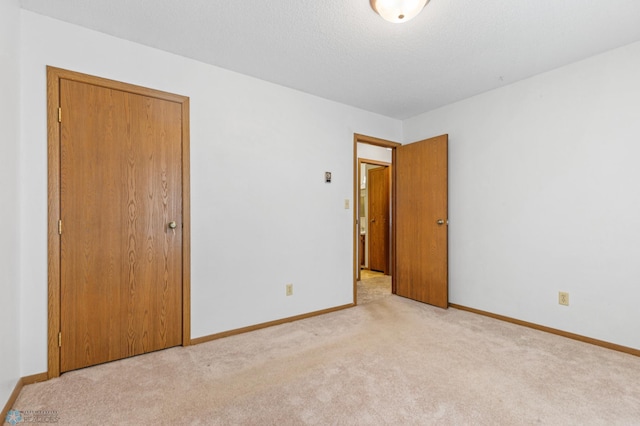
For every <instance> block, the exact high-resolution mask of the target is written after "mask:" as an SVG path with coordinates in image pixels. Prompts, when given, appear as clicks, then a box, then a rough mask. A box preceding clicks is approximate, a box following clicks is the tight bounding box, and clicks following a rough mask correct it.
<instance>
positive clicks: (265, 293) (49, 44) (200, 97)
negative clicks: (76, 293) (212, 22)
mask: <svg viewBox="0 0 640 426" xmlns="http://www.w3.org/2000/svg"><path fill="white" fill-rule="evenodd" d="M21 13H22V20H21V25H22V40H21V41H22V84H21V87H22V102H23V103H22V111H23V115H22V118H23V119H22V132H23V133H22V146H23V154H22V159H23V161H22V163H21V167H22V174H21V184H22V185H21V191H22V193H23V194H24V196H23V199H22V204H21V206H22V215H23V218H24V221H23V226H22V232H23V241H22V242H23V247H22V263H21V271H22V274H23V284H22V296H23V303H22V321H23V327H22V330H21V333H22V336H23V339H22V343H23V345H22V354H23V357H22V359H23V365H22V370H23V373H24V374H32V373H39V372H42V371H45V370H46V328H47V320H46V312H47V306H46V301H47V264H46V260H47V246H46V212H47V209H46V200H47V192H46V188H47V187H46V116H45V110H46V96H45V95H46V91H45V86H46V81H45V76H46V73H45V66H46V65H53V66H57V67H61V68H66V69H71V70H74V71H79V72H84V73H87V74H92V75H97V76H101V77H106V78H111V79H115V80H120V81H124V82H128V83H133V84H139V85H143V86H147V87H151V88H155V89H160V90H165V91H169V92H174V93H178V94H181V95H186V96H189V97H190V98H191V190H192V191H191V209H192V217H191V219H192V251H191V252H192V265H191V270H192V283H191V291H192V302H191V303H192V323H191V324H192V337H194V338H195V337H200V336H205V335H210V334H213V333H218V332H222V331H226V330H231V329H236V328H239V327H244V326H248V325H253V324H258V323H262V322H266V321H271V320H276V319H281V318H285V317H290V316H293V315H297V314H301V313H306V312H311V311H316V310H321V309H326V308H331V307H334V306H339V305H344V304H348V303H351V302H352V301H353V284H352V281H351V280H352V267H353V265H352V262H353V241H352V238H353V237H352V231H353V228H352V227H353V212H352V211H351V210H345V209H344V200H345V199H349V200H351V198H352V196H353V134H354V133H363V134H371V135H376V136H378V137H381V138H388V139H396V140H398V139H400V138H401V135H402V133H401V122H400V121H398V120H393V119H389V118H386V117H382V116H379V115H375V114H372V113H368V112H365V111H362V110H358V109H355V108H351V107H347V106H344V105H341V104H337V103H334V102H330V101H327V100H324V99H320V98H317V97H313V96H309V95H306V94H303V93H301V92H297V91H294V90H290V89H286V88H283V87H281V86H277V85H273V84H270V83H266V82H264V81H260V80H257V79H253V78H249V77H246V76H243V75H240V74H236V73H233V72H230V71H226V70H223V69H220V68H216V67H213V66H209V65H205V64H202V63H199V62H196V61H193V60H190V59H186V58H182V57H179V56H176V55H172V54H169V53H166V52H162V51H158V50H155V49H151V48H148V47H145V46H141V45H138V44H135V43H131V42H127V41H124V40H120V39H117V38H113V37H110V36H106V35H104V34H101V33H97V32H93V31H89V30H86V29H83V28H80V27H77V26H74V25H70V24H67V23H63V22H61V21H56V20H53V19H50V18H46V17H43V16H40V15H37V14H34V13H31V12H27V11H22V12H21ZM51 34H55V37H52V36H50V35H51ZM325 171H330V172H332V173H333V183H331V184H325V183H324V172H325ZM351 205H353V200H351ZM286 283H293V284H294V295H293V296H290V297H285V284H286Z"/></svg>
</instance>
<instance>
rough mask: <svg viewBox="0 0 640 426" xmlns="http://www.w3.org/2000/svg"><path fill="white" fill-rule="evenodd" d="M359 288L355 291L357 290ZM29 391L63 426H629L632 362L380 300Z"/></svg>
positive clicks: (634, 389) (639, 408)
mask: <svg viewBox="0 0 640 426" xmlns="http://www.w3.org/2000/svg"><path fill="white" fill-rule="evenodd" d="M362 288H363V287H362V286H361V291H366V290H363V289H362ZM359 299H361V303H360V304H359V305H358V306H357V307H355V308H352V309H347V310H343V311H339V312H335V313H331V314H327V315H323V316H319V317H314V318H310V319H306V320H302V321H297V322H294V323H288V324H284V325H280V326H276V327H271V328H267V329H263V330H259V331H255V332H251V333H246V334H242V335H238V336H233V337H228V338H225V339H220V340H217V341H213V342H209V343H204V344H201V345H197V346H192V347H187V348H182V347H178V348H173V349H169V350H165V351H160V352H155V353H151V354H147V355H142V356H138V357H134V358H130V359H126V360H122V361H117V362H112V363H108V364H104V365H99V366H96V367H91V368H87V369H84V370H79V371H74V372H70V373H67V374H64V375H62V376H61V377H60V378H58V379H54V380H50V381H48V382H43V383H38V384H34V385H29V386H26V387H25V388H24V389H23V391H22V393H21V395H20V397H19V398H18V401H17V402H16V404H15V407H14V408H16V409H18V410H55V411H56V412H57V414H58V416H59V424H69V425H103V424H114V425H115V424H118V425H189V424H192V425H305V424H308V425H400V424H411V425H431V424H438V425H472V424H473V425H532V424H545V425H639V424H640V358H637V357H633V356H631V355H626V354H623V353H619V352H614V351H610V350H607V349H603V348H599V347H596V346H592V345H588V344H584V343H580V342H576V341H573V340H568V339H564V338H562V337H558V336H554V335H551V334H547V333H543V332H539V331H535V330H531V329H527V328H523V327H519V326H516V325H512V324H508V323H504V322H500V321H497V320H493V319H490V318H486V317H482V316H478V315H475V314H471V313H468V312H464V311H459V310H456V309H449V310H442V309H439V308H434V307H431V306H428V305H423V304H420V303H417V302H414V301H411V300H408V299H403V298H401V297H397V296H393V295H390V294H382V293H380V294H378V297H372V296H371V297H370V295H369V296H368V295H362V294H361V297H359Z"/></svg>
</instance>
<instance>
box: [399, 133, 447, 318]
mask: <svg viewBox="0 0 640 426" xmlns="http://www.w3.org/2000/svg"><path fill="white" fill-rule="evenodd" d="M447 142H448V137H447V135H443V136H438V137H435V138H431V139H427V140H424V141H420V142H415V143H411V144H408V145H403V146H401V147H398V148H396V150H395V151H396V152H395V159H394V160H395V163H394V165H395V178H394V207H395V211H394V249H395V268H394V285H395V289H396V294H398V295H400V296H404V297H408V298H410V299H415V300H418V301H421V302H425V303H429V304H432V305H435V306H439V307H442V308H446V307H447V306H448V253H447V250H448V248H447V224H446V221H447ZM438 220H443V221H444V222H445V224H443V225H438V224H437V221H438Z"/></svg>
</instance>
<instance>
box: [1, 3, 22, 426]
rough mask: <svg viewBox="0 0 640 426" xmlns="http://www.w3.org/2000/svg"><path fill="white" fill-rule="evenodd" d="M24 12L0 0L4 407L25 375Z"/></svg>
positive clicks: (2, 376) (2, 385)
mask: <svg viewBox="0 0 640 426" xmlns="http://www.w3.org/2000/svg"><path fill="white" fill-rule="evenodd" d="M19 13H20V8H19V1H18V0H5V1H1V2H0V64H2V66H0V129H2V133H1V134H2V136H1V137H2V140H1V141H0V200H2V202H0V223H1V224H2V236H0V271H1V272H0V289H1V291H0V297H1V299H0V302H1V304H2V305H1V306H0V342H2V343H0V407H3V406H4V404H5V402H6V401H7V399H8V398H9V396H10V395H11V392H12V391H13V389H14V387H15V385H16V383H17V382H18V379H19V378H20V352H19V351H20V339H19V303H20V299H19V291H20V286H19V283H20V276H19V269H18V247H19V245H20V240H19V229H20V228H19V224H20V216H19V214H18V213H19V210H18V198H19V197H18V155H19V154H18V152H19V140H20V138H19V129H20V127H19V123H20V115H19V105H20V90H19V88H20V67H19V65H20V55H19V46H20V44H19V36H20V31H19V22H20V15H19ZM2 420H3V421H4V419H2Z"/></svg>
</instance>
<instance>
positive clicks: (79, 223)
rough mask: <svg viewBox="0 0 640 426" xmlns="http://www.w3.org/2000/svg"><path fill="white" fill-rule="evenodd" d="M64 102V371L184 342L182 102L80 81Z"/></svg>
mask: <svg viewBox="0 0 640 426" xmlns="http://www.w3.org/2000/svg"><path fill="white" fill-rule="evenodd" d="M60 102H61V111H62V117H63V120H62V123H61V136H60V144H61V145H60V150H61V151H60V152H61V159H60V182H61V183H60V218H61V225H62V233H61V236H60V237H61V240H60V244H61V246H60V247H61V248H60V250H61V254H60V292H61V294H60V309H61V310H60V323H61V333H62V334H61V337H62V339H61V340H62V346H61V349H60V368H61V371H63V372H64V371H69V370H73V369H77V368H82V367H86V366H89V365H94V364H98V363H102V362H106V361H112V360H115V359H120V358H124V357H129V356H133V355H138V354H141V353H145V352H150V351H154V350H158V349H163V348H167V347H171V346H176V345H180V344H181V343H182V232H181V230H182V189H181V179H182V178H181V173H182V169H181V167H182V160H181V152H182V151H181V143H182V130H181V129H182V122H181V121H182V115H181V106H180V104H179V103H176V102H172V101H167V100H162V99H156V98H153V97H149V96H143V95H139V94H134V93H129V92H126V91H121V90H115V89H110V88H105V87H101V86H96V85H92V84H88V83H83V82H77V81H72V80H61V82H60ZM172 222H175V224H176V226H175V227H173V224H172Z"/></svg>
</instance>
